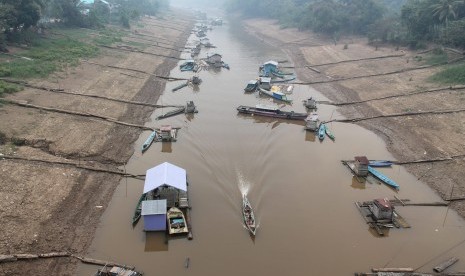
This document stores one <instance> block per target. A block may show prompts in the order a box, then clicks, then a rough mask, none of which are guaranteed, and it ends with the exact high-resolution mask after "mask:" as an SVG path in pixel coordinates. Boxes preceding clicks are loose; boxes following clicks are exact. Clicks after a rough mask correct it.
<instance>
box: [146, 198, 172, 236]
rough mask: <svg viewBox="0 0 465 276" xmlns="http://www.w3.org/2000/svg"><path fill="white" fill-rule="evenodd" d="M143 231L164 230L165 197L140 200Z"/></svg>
mask: <svg viewBox="0 0 465 276" xmlns="http://www.w3.org/2000/svg"><path fill="white" fill-rule="evenodd" d="M141 214H142V217H143V220H144V231H166V199H160V200H144V201H142V213H141Z"/></svg>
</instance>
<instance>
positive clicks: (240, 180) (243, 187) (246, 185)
mask: <svg viewBox="0 0 465 276" xmlns="http://www.w3.org/2000/svg"><path fill="white" fill-rule="evenodd" d="M237 185H238V188H239V191H240V192H241V196H246V195H247V194H248V193H249V190H250V182H248V181H247V180H246V179H245V177H244V175H243V174H242V172H241V171H239V170H237Z"/></svg>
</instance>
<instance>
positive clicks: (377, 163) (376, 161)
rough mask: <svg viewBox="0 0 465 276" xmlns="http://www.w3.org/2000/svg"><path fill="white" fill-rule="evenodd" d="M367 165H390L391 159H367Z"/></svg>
mask: <svg viewBox="0 0 465 276" xmlns="http://www.w3.org/2000/svg"><path fill="white" fill-rule="evenodd" d="M368 165H370V166H372V167H375V168H376V167H390V166H392V162H391V161H387V160H373V161H369V163H368Z"/></svg>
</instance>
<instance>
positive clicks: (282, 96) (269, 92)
mask: <svg viewBox="0 0 465 276" xmlns="http://www.w3.org/2000/svg"><path fill="white" fill-rule="evenodd" d="M273 87H276V86H272V87H271V88H273ZM259 91H260V93H261V94H265V95H267V96H270V97H272V98H273V99H276V100H279V101H283V102H286V103H292V100H291V99H288V98H287V96H286V95H285V94H284V93H282V92H281V91H278V90H274V91H273V90H265V89H263V88H259Z"/></svg>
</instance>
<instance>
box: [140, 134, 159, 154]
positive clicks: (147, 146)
mask: <svg viewBox="0 0 465 276" xmlns="http://www.w3.org/2000/svg"><path fill="white" fill-rule="evenodd" d="M156 137H157V132H156V131H152V133H150V136H149V137H148V138H147V140H145V142H144V144H143V145H142V152H145V151H146V150H147V149H148V148H149V147H150V145H151V144H152V142H153V140H154V139H155V138H156Z"/></svg>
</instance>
